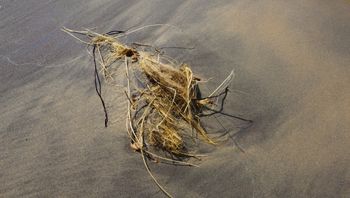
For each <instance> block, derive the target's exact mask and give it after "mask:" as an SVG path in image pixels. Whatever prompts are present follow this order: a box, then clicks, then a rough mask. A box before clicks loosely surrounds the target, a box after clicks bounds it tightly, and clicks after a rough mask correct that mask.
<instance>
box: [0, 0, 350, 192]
mask: <svg viewBox="0 0 350 198" xmlns="http://www.w3.org/2000/svg"><path fill="white" fill-rule="evenodd" d="M157 23H167V24H172V25H174V26H177V27H178V28H170V27H157V28H149V29H147V30H145V31H141V32H138V33H137V34H134V35H132V36H130V37H129V38H128V40H129V41H130V42H132V41H138V42H144V43H153V44H155V45H158V46H165V45H181V46H193V47H195V49H194V50H190V51H184V50H168V51H167V52H168V54H169V55H171V56H173V57H175V58H177V59H178V60H179V61H183V62H187V63H189V64H191V65H192V67H193V70H194V71H195V72H196V73H199V74H200V75H201V76H202V77H204V78H211V77H213V80H211V81H210V82H209V83H208V84H207V86H206V89H207V90H208V91H209V90H212V89H213V88H214V87H215V86H216V85H217V83H219V82H220V81H221V80H222V79H223V78H224V77H225V76H226V75H227V74H228V73H229V72H230V71H231V70H232V69H235V71H236V78H235V79H234V81H233V83H232V86H231V88H232V91H231V93H230V97H229V99H228V100H227V103H226V107H227V108H226V110H227V111H228V112H230V113H234V114H236V115H241V116H243V117H246V118H249V119H252V120H254V124H253V125H252V126H250V127H249V128H246V129H244V128H243V126H244V123H241V122H239V121H237V120H231V121H227V120H226V123H227V124H228V125H230V124H231V125H232V126H231V127H232V128H233V130H232V132H231V133H230V135H231V136H232V137H234V138H235V140H236V143H237V144H238V145H240V146H241V147H242V149H243V150H244V152H242V151H241V150H240V149H238V147H237V146H236V144H234V143H233V141H232V140H230V141H229V142H227V143H226V144H224V145H221V146H219V147H217V148H210V149H202V151H203V152H204V153H206V154H208V157H206V158H205V159H203V160H202V161H201V162H200V163H199V164H200V168H188V167H174V166H169V165H157V164H156V165H155V164H152V165H151V168H152V170H153V171H154V174H155V175H156V176H157V178H159V181H160V182H161V183H162V184H164V185H165V187H166V188H167V189H168V191H169V192H170V193H171V194H173V195H174V196H175V197H350V171H349V167H350V152H349V148H350V131H349V129H350V68H349V63H350V2H349V1H346V0H333V1H326V0H308V1H306V0H294V1H273V0H261V1H250V0H230V1H229V0H222V1H210V3H209V1H203V0H191V1H185V0H183V1H181V0H176V1H175V0H173V1H170V0H169V1H165V0H163V1H160V0H147V1H146V0H144V1H137V0H122V1H116V0H95V1H93V0H86V1H82V0H61V1H52V0H51V1H49V0H26V1H23V0H22V1H19V0H2V1H0V41H1V44H0V93H1V95H0V197H163V196H164V195H163V194H162V193H160V192H159V190H158V188H157V187H156V186H155V185H154V183H153V182H152V180H151V178H150V177H149V175H148V174H147V172H146V171H145V169H144V167H143V164H142V161H141V158H140V156H139V155H138V154H135V153H133V152H132V151H131V150H130V148H129V146H128V140H127V136H126V131H125V127H124V126H125V124H124V121H123V120H122V119H123V116H124V115H125V114H124V110H125V103H123V102H122V101H123V99H124V98H123V95H121V96H120V95H118V94H115V96H113V97H112V96H109V97H111V98H110V99H111V101H114V102H113V107H111V108H113V109H115V111H113V112H114V114H113V116H114V118H115V119H116V123H115V124H114V125H112V126H110V127H109V128H107V129H106V128H104V124H103V122H104V118H103V111H102V109H101V106H100V101H99V98H98V97H97V96H96V94H95V91H94V87H93V67H92V65H91V58H90V57H89V56H88V55H87V53H86V50H85V47H84V46H83V45H81V44H80V43H78V42H76V41H75V40H73V39H72V38H71V37H69V36H68V35H66V34H65V33H63V32H61V31H60V28H61V27H62V26H66V27H69V28H74V29H81V28H95V30H96V31H98V32H107V31H109V30H113V29H122V30H123V29H127V28H130V27H137V26H143V25H148V24H157ZM106 89H107V88H105V90H106ZM107 90H108V89H107ZM238 129H241V130H238ZM234 134H235V135H234Z"/></svg>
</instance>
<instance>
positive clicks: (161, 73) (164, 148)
mask: <svg viewBox="0 0 350 198" xmlns="http://www.w3.org/2000/svg"><path fill="white" fill-rule="evenodd" d="M141 29H142V28H138V29H136V30H132V31H111V32H108V33H106V34H99V33H96V32H93V31H91V30H84V31H75V30H71V29H67V28H63V29H62V30H63V31H64V32H66V33H68V34H70V35H71V36H73V37H74V38H76V39H78V40H79V41H81V42H82V43H85V44H87V45H88V46H91V47H92V55H93V58H94V66H95V88H96V92H97V94H98V96H99V97H100V99H101V102H102V105H103V109H104V112H105V126H106V127H107V123H108V113H107V110H106V106H105V102H104V100H103V98H102V95H101V81H100V76H99V73H101V74H102V75H103V77H104V79H105V80H106V82H113V80H114V73H115V72H116V68H118V67H119V66H120V65H124V70H125V75H126V85H125V88H124V92H125V95H126V100H127V103H128V107H127V116H126V117H127V119H126V128H127V131H128V135H129V138H130V141H131V145H130V146H131V148H132V149H133V150H135V151H137V152H140V153H141V154H142V158H143V161H144V163H145V166H146V169H147V170H148V172H149V173H150V175H151V177H152V178H153V179H154V181H155V182H156V184H157V185H158V186H159V187H160V189H161V190H162V191H163V192H164V193H165V194H166V195H168V196H171V195H170V194H169V193H168V192H167V191H166V190H165V189H164V188H163V187H162V186H161V185H160V184H159V183H158V182H157V180H156V179H155V178H154V176H153V175H152V173H151V172H150V170H149V167H148V165H147V162H146V158H147V159H150V160H152V161H155V162H165V163H172V164H176V165H187V166H196V165H195V164H191V163H188V162H186V161H184V159H186V158H199V155H196V154H193V152H194V151H192V150H191V149H190V148H189V147H190V146H189V145H190V144H191V141H193V140H194V139H197V138H200V139H201V140H202V141H204V142H207V143H208V144H212V145H215V144H216V141H215V140H214V139H213V138H212V137H210V136H209V135H208V133H207V131H206V129H205V128H204V127H203V125H202V123H201V117H204V116H212V115H214V114H218V113H220V114H224V115H227V116H231V117H234V118H237V119H241V120H244V121H248V122H251V121H250V120H246V119H243V118H240V117H237V116H233V115H229V114H225V113H224V112H223V105H224V100H225V99H226V96H227V93H228V90H229V89H228V85H229V84H230V82H231V80H232V79H233V77H234V73H233V71H232V72H231V73H230V75H229V76H228V77H227V78H226V79H225V80H224V81H223V82H222V84H221V85H220V86H218V87H217V89H216V90H215V91H214V92H213V93H212V94H210V95H209V96H208V97H202V96H201V92H200V89H199V83H200V82H201V79H200V78H199V77H198V76H196V75H195V74H193V72H192V70H191V68H190V66H189V65H187V64H181V65H176V64H174V63H173V62H172V61H170V60H169V58H166V57H165V56H162V53H161V52H160V50H159V49H155V50H154V51H144V50H139V49H138V47H140V46H145V45H143V44H139V43H133V44H132V45H130V46H128V45H126V44H123V43H122V42H121V41H120V39H119V38H120V37H121V36H125V35H127V34H128V33H131V32H135V31H139V30H141ZM82 36H84V39H85V40H83V39H82V38H81V37H82ZM146 46H148V45H146ZM115 65H117V66H115ZM219 98H222V100H221V101H219Z"/></svg>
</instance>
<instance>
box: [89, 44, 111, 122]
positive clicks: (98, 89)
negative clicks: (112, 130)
mask: <svg viewBox="0 0 350 198" xmlns="http://www.w3.org/2000/svg"><path fill="white" fill-rule="evenodd" d="M92 55H93V59H94V66H95V72H94V77H95V81H94V82H95V90H96V93H97V95H98V97H99V98H100V100H101V103H102V107H103V111H104V113H105V127H107V126H108V113H107V109H106V104H105V101H104V100H103V98H102V89H101V80H100V76H99V75H98V70H97V63H96V45H94V46H93V49H92Z"/></svg>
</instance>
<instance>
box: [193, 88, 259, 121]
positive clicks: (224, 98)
mask: <svg viewBox="0 0 350 198" xmlns="http://www.w3.org/2000/svg"><path fill="white" fill-rule="evenodd" d="M227 93H228V88H226V89H225V91H224V92H223V93H221V94H219V95H222V94H224V97H223V98H222V99H221V106H220V109H219V110H215V109H212V108H210V107H207V106H204V108H205V109H206V110H209V111H212V113H209V114H203V113H202V114H199V116H200V117H206V116H212V115H215V114H218V113H219V114H222V115H225V116H228V117H232V118H236V119H238V120H242V121H245V122H250V123H252V122H253V121H252V120H248V119H245V118H242V117H239V116H235V115H231V114H228V113H225V112H223V110H224V104H225V100H226V97H227Z"/></svg>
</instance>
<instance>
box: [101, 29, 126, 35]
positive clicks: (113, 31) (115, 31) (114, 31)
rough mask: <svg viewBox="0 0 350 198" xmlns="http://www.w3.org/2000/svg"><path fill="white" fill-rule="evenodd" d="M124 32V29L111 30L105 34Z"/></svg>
mask: <svg viewBox="0 0 350 198" xmlns="http://www.w3.org/2000/svg"><path fill="white" fill-rule="evenodd" d="M125 32H126V31H125V30H112V31H109V32H107V33H106V34H107V35H110V36H112V35H118V34H122V33H125Z"/></svg>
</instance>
